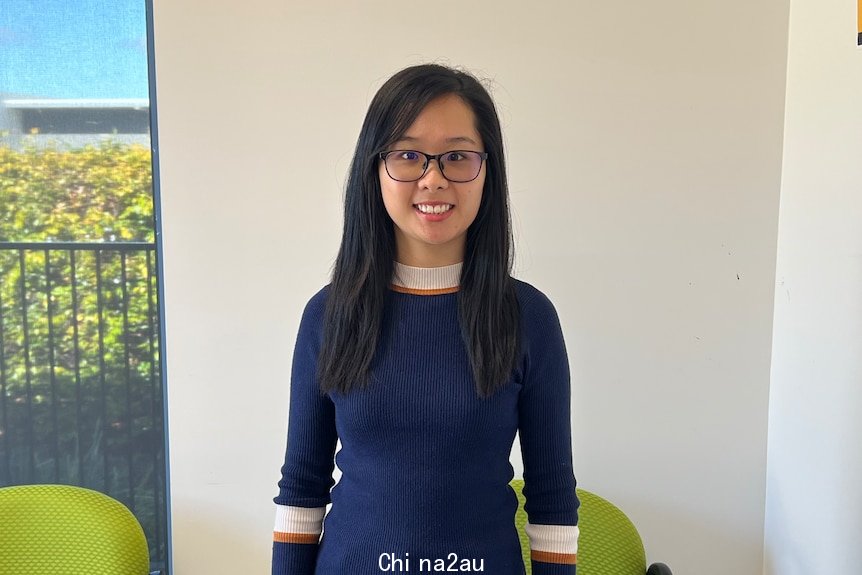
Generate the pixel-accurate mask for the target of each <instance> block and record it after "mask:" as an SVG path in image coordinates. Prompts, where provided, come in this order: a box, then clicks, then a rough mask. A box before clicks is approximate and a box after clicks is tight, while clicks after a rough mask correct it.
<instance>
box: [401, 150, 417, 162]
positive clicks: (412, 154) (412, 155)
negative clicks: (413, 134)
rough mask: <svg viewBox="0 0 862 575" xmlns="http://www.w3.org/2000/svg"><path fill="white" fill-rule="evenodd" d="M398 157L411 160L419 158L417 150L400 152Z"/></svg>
mask: <svg viewBox="0 0 862 575" xmlns="http://www.w3.org/2000/svg"><path fill="white" fill-rule="evenodd" d="M399 159H401V160H409V161H411V162H412V161H415V160H418V159H419V154H418V153H417V152H401V155H400V156H399Z"/></svg>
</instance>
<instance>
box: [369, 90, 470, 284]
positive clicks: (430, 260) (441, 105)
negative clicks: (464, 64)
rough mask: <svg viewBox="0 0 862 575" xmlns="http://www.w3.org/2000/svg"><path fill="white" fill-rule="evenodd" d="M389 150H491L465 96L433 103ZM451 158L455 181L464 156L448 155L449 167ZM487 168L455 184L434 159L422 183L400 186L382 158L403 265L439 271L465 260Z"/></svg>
mask: <svg viewBox="0 0 862 575" xmlns="http://www.w3.org/2000/svg"><path fill="white" fill-rule="evenodd" d="M389 150H415V151H419V152H425V153H426V154H430V155H435V154H441V153H443V152H449V151H452V150H469V151H475V152H484V151H485V148H484V146H483V145H482V139H481V138H480V137H479V133H478V132H477V131H476V118H475V116H474V114H473V110H471V109H470V107H469V106H468V105H467V104H465V103H464V101H463V100H462V99H461V98H460V97H458V96H456V95H454V94H450V95H447V96H442V97H440V98H438V99H436V100H433V101H432V102H431V103H429V104H428V105H427V106H426V107H425V109H424V110H422V112H421V113H420V114H419V116H418V117H417V118H416V121H414V122H413V124H412V125H411V126H410V127H409V128H408V129H407V131H406V132H405V133H404V135H403V136H402V138H401V139H400V140H398V141H397V142H395V143H394V144H393V145H392V146H390V147H389ZM406 157H407V158H412V157H414V156H412V155H409V154H408V155H407V156H406ZM419 157H420V158H421V156H419ZM448 158H451V160H450V162H451V165H452V166H453V167H452V168H451V170H452V173H450V174H449V175H450V177H451V176H453V173H455V167H454V165H455V161H456V160H457V159H459V158H460V157H459V156H457V155H455V156H448V155H447V157H446V158H444V164H445V162H446V160H447V159H448ZM390 168H391V166H390ZM485 170H486V163H485V162H482V167H481V169H480V170H479V175H478V176H477V177H476V179H474V180H472V181H469V182H464V183H455V182H450V181H449V180H447V179H446V178H444V177H443V173H442V172H441V171H440V165H439V163H438V162H437V161H436V160H431V161H430V162H429V165H428V169H427V171H426V172H425V174H424V175H423V176H422V177H421V178H420V179H419V180H417V181H415V182H399V181H396V180H394V179H392V178H391V177H390V176H389V174H388V173H387V171H386V166H385V165H384V162H383V160H380V165H379V168H378V171H379V176H380V189H381V190H382V194H383V204H384V205H385V206H386V211H387V212H388V213H389V217H390V218H392V221H393V222H394V223H395V242H396V249H397V258H398V261H399V262H401V263H403V264H406V265H412V266H418V267H438V266H444V265H449V264H454V263H458V262H460V261H463V259H464V245H465V242H466V234H467V228H468V227H470V224H472V223H473V220H474V219H476V214H477V213H478V211H479V204H480V202H481V201H482V187H483V186H484V185H485ZM455 179H461V178H457V177H456V178H455Z"/></svg>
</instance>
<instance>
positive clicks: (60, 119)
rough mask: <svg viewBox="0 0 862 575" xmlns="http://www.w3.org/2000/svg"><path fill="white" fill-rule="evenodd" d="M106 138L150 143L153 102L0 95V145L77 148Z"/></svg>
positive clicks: (16, 147) (116, 140)
mask: <svg viewBox="0 0 862 575" xmlns="http://www.w3.org/2000/svg"><path fill="white" fill-rule="evenodd" d="M105 140H110V141H113V142H119V143H124V144H133V143H134V144H140V145H142V146H149V145H150V110H149V100H147V99H143V98H142V99H49V98H26V97H17V96H13V95H11V94H0V145H5V146H8V147H11V148H14V149H21V148H23V147H26V146H35V147H37V148H42V147H48V146H54V147H59V148H77V147H82V146H86V145H88V144H90V145H92V144H98V143H99V142H102V141H105Z"/></svg>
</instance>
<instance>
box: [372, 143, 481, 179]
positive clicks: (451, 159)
mask: <svg viewBox="0 0 862 575" xmlns="http://www.w3.org/2000/svg"><path fill="white" fill-rule="evenodd" d="M380 159H381V160H383V164H384V165H385V166H386V173H387V174H389V177H390V178H392V179H393V180H395V181H396V182H415V181H416V180H419V179H421V178H422V176H424V175H425V172H427V171H428V166H429V165H430V164H431V160H437V165H439V166H440V172H441V173H442V174H443V177H444V178H446V179H447V180H449V181H450V182H454V183H457V184H463V183H465V182H472V181H473V180H475V179H476V178H478V177H479V172H481V171H482V162H484V161H485V160H486V159H488V152H474V151H473V150H450V151H448V152H443V153H442V154H426V153H425V152H420V151H418V150H390V151H388V152H380Z"/></svg>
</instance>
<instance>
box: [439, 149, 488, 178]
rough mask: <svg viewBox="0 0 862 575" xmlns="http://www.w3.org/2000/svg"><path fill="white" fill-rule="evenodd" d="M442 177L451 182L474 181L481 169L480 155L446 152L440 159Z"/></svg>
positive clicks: (466, 152) (458, 151)
mask: <svg viewBox="0 0 862 575" xmlns="http://www.w3.org/2000/svg"><path fill="white" fill-rule="evenodd" d="M440 164H441V167H442V169H443V176H445V177H446V179H447V180H449V181H451V182H469V181H471V180H475V179H476V177H478V175H479V170H481V169H482V155H481V154H479V153H478V152H469V151H460V150H456V151H453V152H446V153H445V154H443V157H442V158H440Z"/></svg>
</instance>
